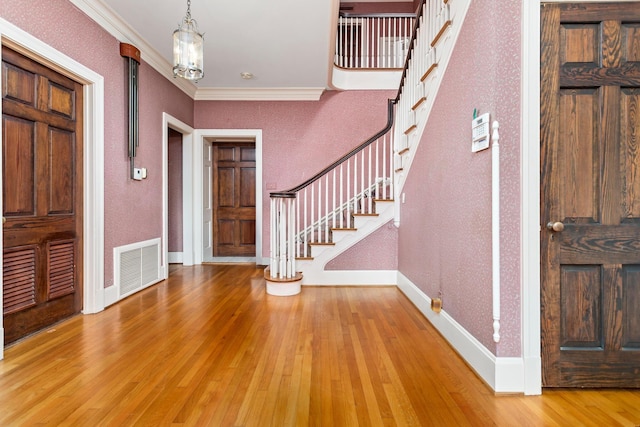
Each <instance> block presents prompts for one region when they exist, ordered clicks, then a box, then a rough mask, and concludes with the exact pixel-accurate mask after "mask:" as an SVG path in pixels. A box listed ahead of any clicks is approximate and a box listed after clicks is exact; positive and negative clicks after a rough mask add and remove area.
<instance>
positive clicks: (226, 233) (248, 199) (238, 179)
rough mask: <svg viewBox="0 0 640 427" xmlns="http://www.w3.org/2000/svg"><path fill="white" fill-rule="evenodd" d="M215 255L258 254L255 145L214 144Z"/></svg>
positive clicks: (239, 143) (251, 255) (250, 255)
mask: <svg viewBox="0 0 640 427" xmlns="http://www.w3.org/2000/svg"><path fill="white" fill-rule="evenodd" d="M212 189H213V256H214V257H224V256H248V257H253V256H255V255H256V149H255V144H254V143H251V142H246V143H245V142H236V143H215V144H214V145H213V186H212Z"/></svg>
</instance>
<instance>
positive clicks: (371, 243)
mask: <svg viewBox="0 0 640 427" xmlns="http://www.w3.org/2000/svg"><path fill="white" fill-rule="evenodd" d="M397 269H398V229H397V228H396V227H395V226H394V225H393V221H389V222H388V223H387V224H386V225H385V226H383V227H380V228H379V229H378V230H376V231H374V232H373V233H371V235H369V236H367V238H366V239H364V240H362V241H360V242H358V243H356V244H355V245H353V246H352V247H350V248H349V249H347V250H346V251H344V252H343V253H342V254H340V255H338V256H337V257H336V258H334V259H332V260H331V261H329V262H328V263H327V265H326V267H325V270H397Z"/></svg>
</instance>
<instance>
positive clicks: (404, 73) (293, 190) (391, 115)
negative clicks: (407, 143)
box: [269, 0, 426, 198]
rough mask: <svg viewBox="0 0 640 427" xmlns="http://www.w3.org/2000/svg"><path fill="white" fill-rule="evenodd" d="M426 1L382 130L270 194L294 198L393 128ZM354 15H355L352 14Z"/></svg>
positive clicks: (418, 12)
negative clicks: (297, 182) (303, 178)
mask: <svg viewBox="0 0 640 427" xmlns="http://www.w3.org/2000/svg"><path fill="white" fill-rule="evenodd" d="M425 2H426V0H423V1H422V2H420V7H419V8H418V11H417V13H416V14H415V17H416V20H415V23H414V24H413V32H412V34H411V41H410V42H409V49H408V54H407V57H406V58H405V61H404V68H403V70H402V77H401V78H400V86H399V88H398V92H397V94H396V97H395V98H393V99H391V98H390V99H388V100H387V125H386V126H385V127H384V128H383V129H382V130H380V131H379V132H377V133H376V134H375V135H373V136H372V137H371V138H369V139H367V140H366V141H364V142H363V143H362V144H360V145H358V146H357V147H355V148H354V149H353V150H351V151H349V152H348V153H347V154H345V155H344V156H342V157H340V158H339V159H338V160H336V161H335V162H333V163H331V164H330V165H329V166H327V167H326V168H324V169H322V170H321V171H320V172H318V173H317V174H315V175H314V176H312V177H311V178H309V179H308V180H306V181H305V182H303V183H302V184H300V185H297V186H295V187H293V188H291V189H289V190H284V191H275V192H273V193H269V195H270V196H271V197H274V198H294V197H295V193H297V192H298V191H300V190H302V189H303V188H305V187H308V186H309V185H311V184H312V183H314V182H315V181H317V180H319V179H320V178H322V177H323V176H324V175H325V174H327V173H328V172H330V171H332V170H333V169H334V168H335V167H336V166H338V165H340V164H341V163H344V162H346V161H347V160H349V159H350V158H351V157H353V156H355V155H356V154H357V153H359V152H360V151H362V150H364V149H365V148H366V147H368V146H369V145H371V144H372V143H373V142H375V141H376V140H377V139H378V138H380V137H381V136H383V135H384V134H386V133H387V132H389V131H390V130H391V128H392V127H393V120H394V105H395V104H397V103H398V101H399V100H400V95H401V94H402V88H403V86H404V80H405V78H406V76H407V70H408V69H409V61H410V60H411V54H412V53H413V45H414V44H415V40H416V37H417V33H418V28H420V18H421V17H422V15H423V14H424V5H425ZM411 15H414V14H411ZM352 16H354V15H352Z"/></svg>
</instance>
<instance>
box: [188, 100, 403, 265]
mask: <svg viewBox="0 0 640 427" xmlns="http://www.w3.org/2000/svg"><path fill="white" fill-rule="evenodd" d="M393 97H395V91H350V92H335V91H331V92H325V93H324V94H323V95H322V97H321V99H320V101H271V102H269V101H259V102H245V101H196V107H195V127H196V128H198V129H262V156H263V177H262V182H263V186H264V187H263V205H262V206H263V213H262V215H263V219H264V221H263V237H262V238H263V240H262V241H263V245H264V246H263V256H265V257H267V256H269V192H271V191H274V190H267V188H269V189H271V188H273V189H277V190H286V189H288V188H291V187H293V186H295V185H297V184H300V183H301V182H303V181H304V180H306V179H308V178H310V177H312V176H313V175H314V174H315V173H316V172H317V171H319V170H322V168H324V167H325V166H327V165H329V164H330V163H331V162H333V161H334V160H336V159H338V158H340V157H341V156H342V155H343V154H345V153H347V152H348V151H349V150H350V149H352V148H353V147H355V146H357V145H358V144H359V143H361V142H363V141H365V140H366V139H368V138H369V137H371V136H372V135H373V134H374V133H376V132H377V131H379V130H380V129H382V128H384V127H385V125H386V122H387V99H388V98H393ZM381 251H382V252H384V253H387V254H388V256H389V257H390V258H389V259H390V260H392V259H393V257H394V256H395V255H394V251H395V249H394V248H391V247H389V248H384V250H383V249H382V248H381ZM389 262H391V263H393V261H389ZM369 265H371V266H373V265H374V264H369ZM365 267H366V266H365ZM365 267H363V265H362V262H359V268H361V269H364V268H365ZM370 268H373V267H370Z"/></svg>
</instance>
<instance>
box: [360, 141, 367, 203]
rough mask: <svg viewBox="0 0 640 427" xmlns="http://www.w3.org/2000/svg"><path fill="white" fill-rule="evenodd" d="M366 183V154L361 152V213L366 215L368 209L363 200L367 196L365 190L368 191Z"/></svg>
mask: <svg viewBox="0 0 640 427" xmlns="http://www.w3.org/2000/svg"><path fill="white" fill-rule="evenodd" d="M366 188H367V187H366V183H365V180H364V152H363V151H361V152H360V197H361V199H360V200H361V203H360V213H364V210H365V209H366V206H365V204H364V203H365V200H362V198H364V196H365V190H366Z"/></svg>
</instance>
